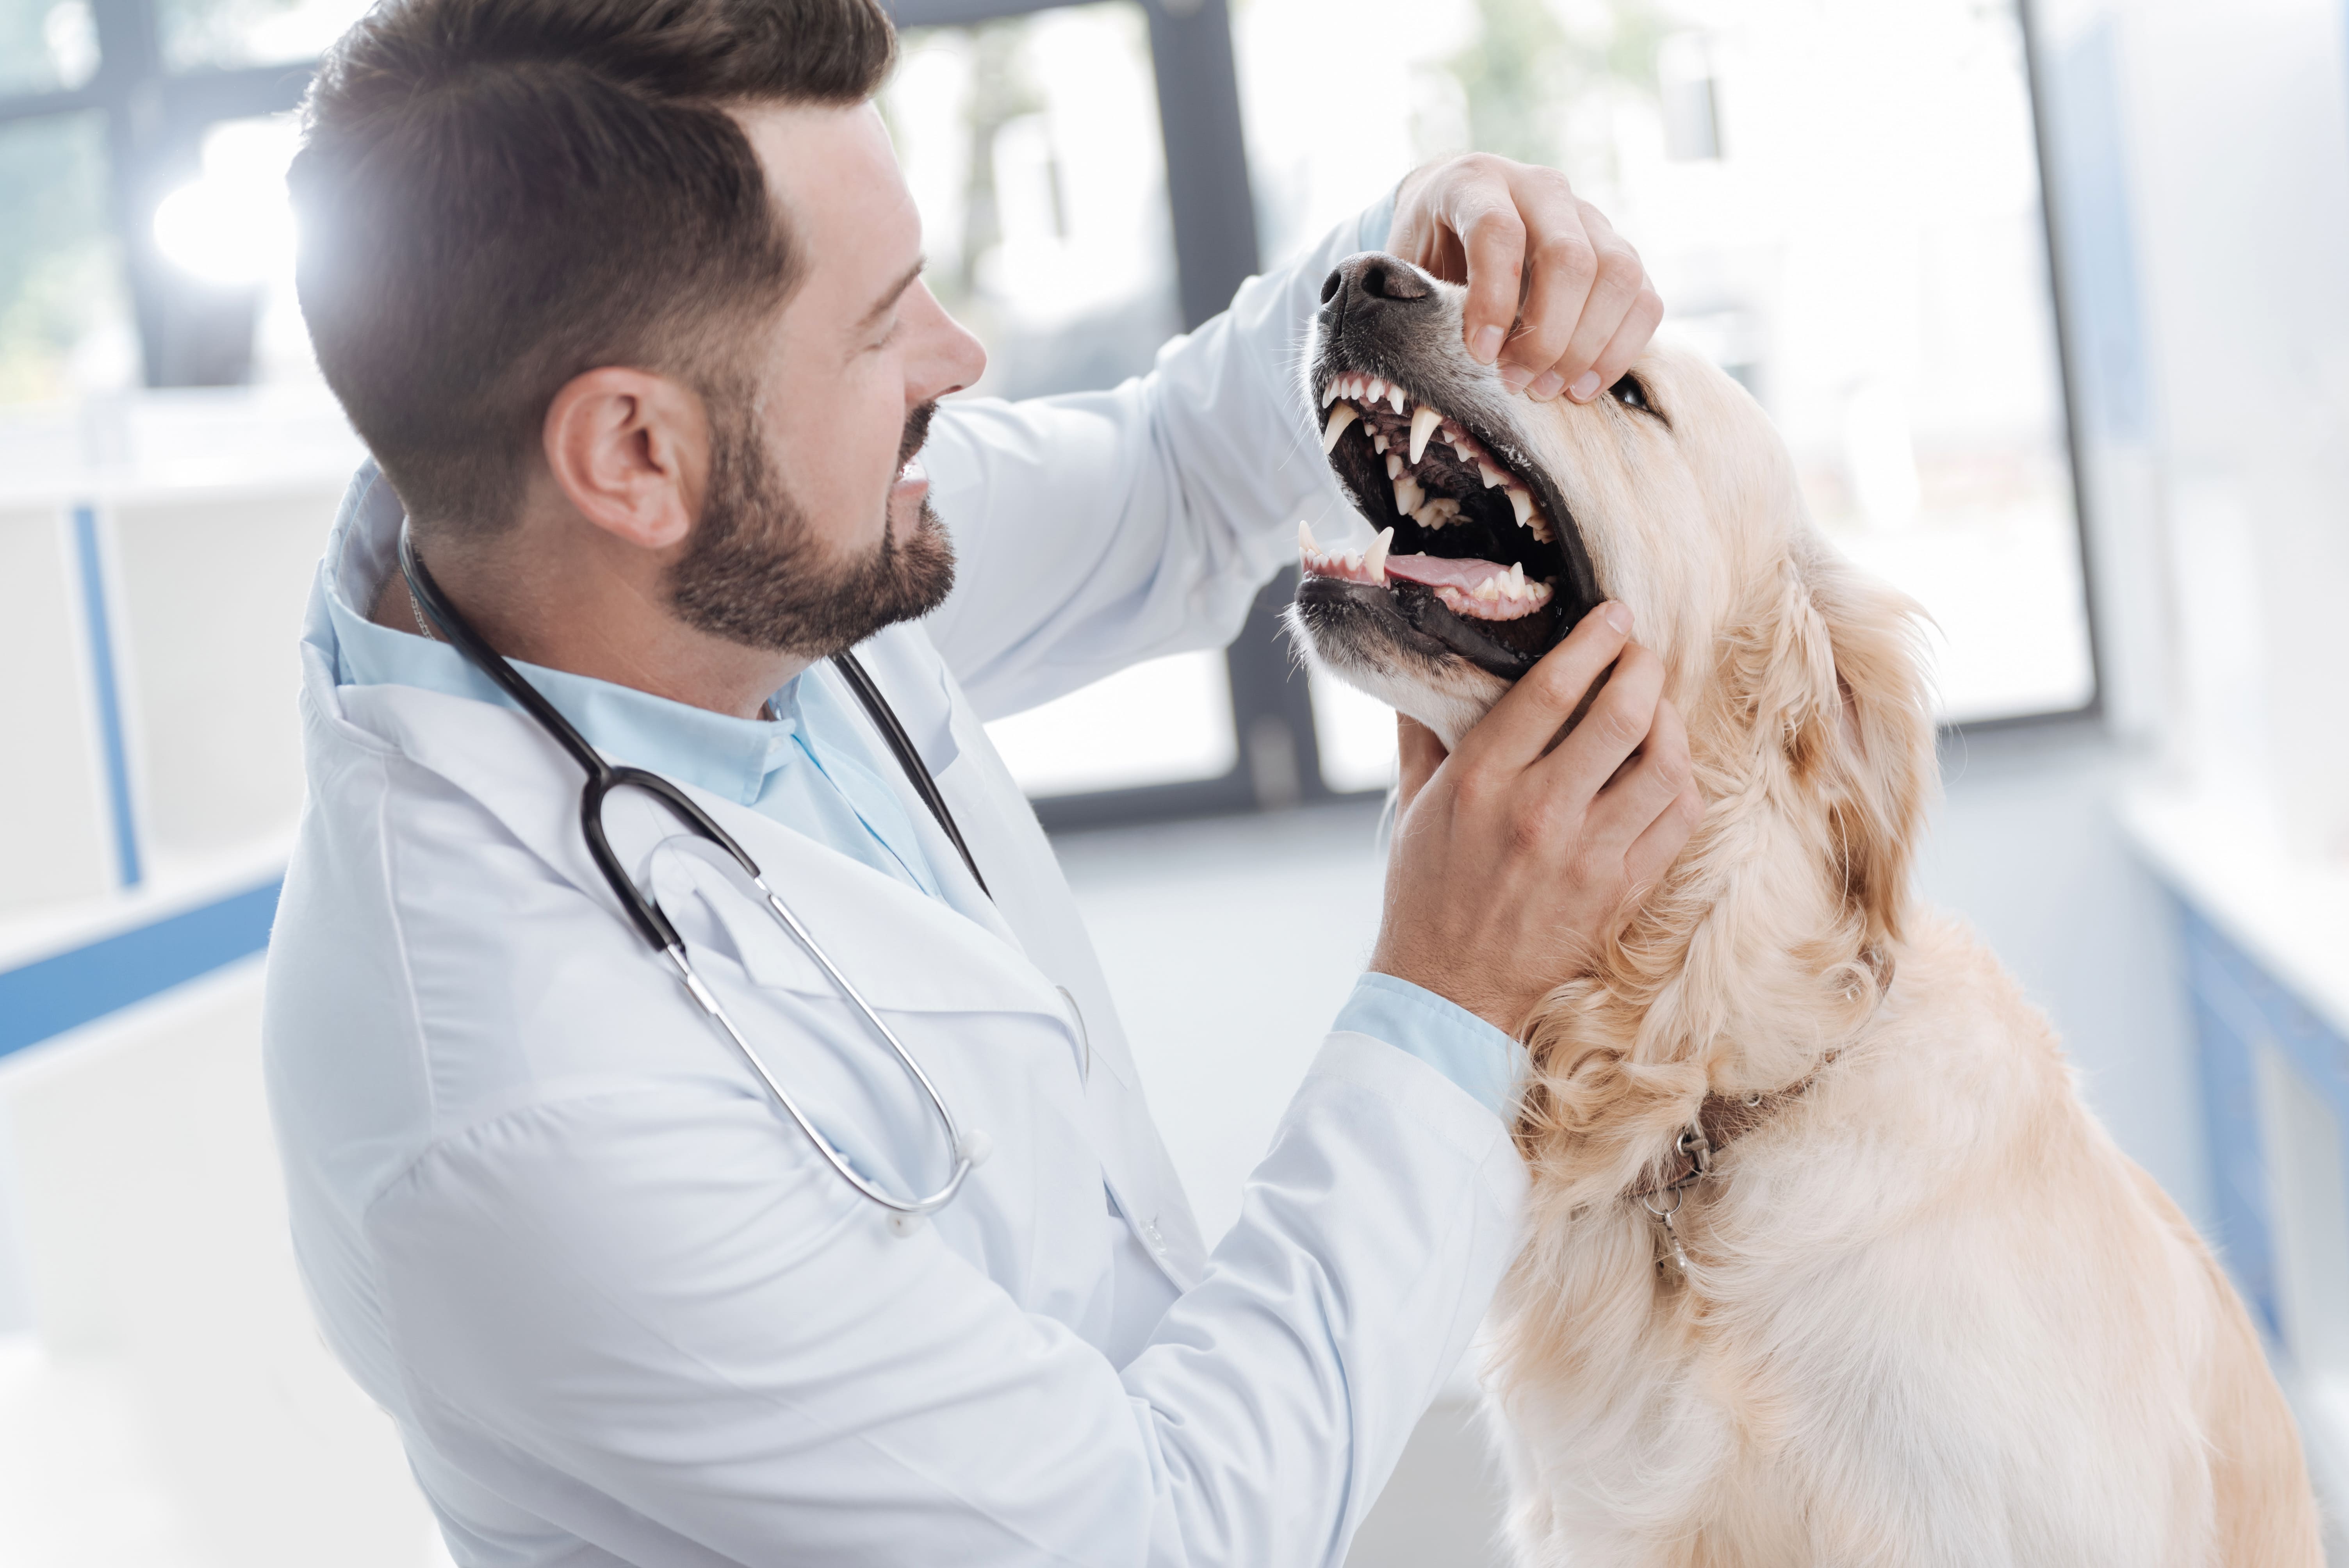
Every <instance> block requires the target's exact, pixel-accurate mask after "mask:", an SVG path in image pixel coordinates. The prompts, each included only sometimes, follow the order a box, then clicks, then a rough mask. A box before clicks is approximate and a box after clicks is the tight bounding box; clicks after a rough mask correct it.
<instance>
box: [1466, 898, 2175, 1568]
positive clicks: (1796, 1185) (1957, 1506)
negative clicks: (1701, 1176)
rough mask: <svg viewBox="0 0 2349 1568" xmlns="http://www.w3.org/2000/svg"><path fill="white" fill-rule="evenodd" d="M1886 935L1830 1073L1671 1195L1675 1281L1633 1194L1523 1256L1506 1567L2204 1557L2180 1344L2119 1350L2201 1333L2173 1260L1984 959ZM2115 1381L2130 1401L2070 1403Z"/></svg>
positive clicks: (1505, 1426)
mask: <svg viewBox="0 0 2349 1568" xmlns="http://www.w3.org/2000/svg"><path fill="white" fill-rule="evenodd" d="M1899 959H1900V969H1899V974H1900V978H1899V981H1897V982H1896V984H1895V985H1894V986H1893V988H1892V990H1891V991H1890V993H1889V995H1887V997H1886V1000H1885V1003H1884V1005H1883V1006H1882V1008H1881V1009H1880V1011H1879V1013H1878V1016H1877V1018H1876V1019H1875V1020H1874V1021H1872V1023H1871V1025H1870V1026H1869V1027H1868V1029H1867V1030H1865V1031H1863V1033H1862V1034H1861V1036H1860V1037H1858V1038H1857V1039H1856V1040H1855V1041H1854V1042H1853V1043H1852V1044H1851V1046H1850V1047H1848V1048H1847V1050H1846V1051H1845V1052H1844V1053H1843V1055H1841V1056H1840V1057H1838V1059H1837V1063H1836V1064H1835V1067H1834V1068H1833V1069H1831V1070H1829V1071H1828V1072H1826V1073H1824V1074H1823V1075H1822V1076H1821V1078H1820V1079H1819V1080H1818V1082H1817V1083H1816V1086H1814V1088H1811V1089H1810V1090H1809V1091H1807V1092H1806V1094H1805V1096H1804V1097H1803V1098H1802V1099H1801V1100H1800V1102H1798V1103H1794V1104H1790V1105H1789V1106H1788V1107H1787V1108H1786V1109H1785V1112H1784V1113H1783V1114H1782V1115H1781V1116H1779V1117H1777V1118H1775V1119H1773V1121H1772V1122H1771V1123H1770V1124H1768V1125H1766V1126H1764V1127H1762V1128H1759V1129H1756V1130H1754V1131H1753V1132H1752V1133H1750V1134H1749V1135H1747V1136H1746V1137H1744V1138H1743V1139H1741V1140H1738V1142H1737V1143H1736V1144H1734V1145H1733V1146H1732V1147H1731V1148H1730V1149H1729V1150H1727V1151H1725V1153H1724V1156H1723V1161H1722V1162H1721V1167H1720V1170H1721V1174H1720V1176H1719V1177H1718V1178H1717V1179H1716V1180H1714V1181H1708V1182H1705V1183H1702V1184H1700V1185H1699V1186H1698V1187H1696V1188H1692V1190H1691V1192H1690V1196H1689V1201H1688V1202H1687V1203H1686V1204H1685V1205H1684V1207H1683V1208H1682V1211H1681V1213H1680V1215H1679V1217H1678V1220H1677V1223H1678V1224H1679V1226H1680V1228H1681V1231H1682V1235H1683V1236H1684V1238H1685V1244H1686V1249H1687V1252H1688V1253H1689V1258H1690V1267H1689V1271H1688V1274H1687V1276H1686V1277H1685V1279H1682V1278H1680V1277H1678V1276H1677V1274H1676V1271H1674V1270H1671V1269H1669V1268H1662V1269H1660V1268H1659V1266H1658V1264H1657V1262H1656V1258H1657V1253H1658V1246H1657V1234H1656V1226H1655V1222H1654V1221H1653V1220H1651V1218H1650V1217H1649V1215H1648V1214H1647V1212H1645V1211H1644V1210H1643V1209H1642V1207H1641V1206H1640V1203H1638V1202H1636V1201H1630V1200H1622V1199H1618V1200H1615V1201H1612V1202H1599V1203H1594V1204H1589V1205H1587V1206H1584V1207H1583V1208H1581V1209H1580V1210H1579V1212H1576V1213H1573V1214H1571V1215H1568V1216H1565V1217H1563V1223H1562V1224H1560V1225H1559V1226H1558V1228H1557V1229H1556V1230H1555V1231H1554V1232H1552V1233H1549V1234H1547V1235H1545V1236H1541V1237H1538V1238H1537V1241H1536V1243H1535V1244H1534V1245H1532V1246H1529V1248H1528V1250H1527V1252H1526V1254H1525V1256H1524V1258H1523V1259H1521V1260H1520V1263H1519V1265H1518V1267H1517V1269H1516V1273H1515V1274H1514V1275H1513V1277H1512V1279H1511V1281H1510V1284H1509V1285H1508V1287H1507V1290H1506V1293H1505V1295H1504V1298H1503V1303H1502V1306H1501V1311H1500V1315H1499V1331H1498V1333H1497V1334H1496V1336H1495V1357H1494V1360H1493V1364H1492V1365H1491V1367H1490V1368H1489V1374H1488V1379H1487V1380H1488V1385H1489V1386H1490V1387H1495V1388H1496V1389H1499V1390H1503V1392H1502V1393H1501V1395H1500V1397H1499V1398H1497V1400H1496V1401H1495V1404H1496V1416H1497V1426H1498V1429H1499V1434H1500V1437H1501V1441H1502V1445H1503V1447H1504V1449H1506V1451H1508V1453H1509V1455H1510V1463H1511V1467H1512V1469H1513V1470H1514V1472H1515V1474H1516V1481H1517V1485H1516V1489H1515V1490H1516V1497H1517V1510H1516V1516H1515V1518H1514V1519H1513V1522H1512V1524H1513V1534H1514V1535H1515V1536H1516V1540H1517V1542H1518V1544H1519V1547H1520V1553H1521V1558H1522V1560H1523V1561H1526V1562H1528V1563H1578V1564H1579V1563H1604V1564H1609V1565H1613V1564H1643V1565H1644V1564H1657V1565H1662V1564H1684V1565H1688V1568H1696V1565H1699V1564H1702V1565H1706V1568H1732V1565H1739V1568H1764V1565H1782V1564H1786V1563H1945V1562H1946V1563H1953V1564H1954V1563H2008V1562H2016V1561H2030V1562H2033V1563H2051V1564H2052V1563H2059V1562H2060V1563H2072V1564H2081V1563H2109V1564H2112V1565H2113V1568H2121V1565H2123V1564H2130V1565H2135V1568H2143V1565H2145V1564H2153V1563H2199V1562H2202V1561H2204V1560H2205V1558H2204V1557H2203V1556H2202V1555H2201V1554H2200V1548H2199V1546H2198V1543H2200V1542H2208V1541H2209V1536H2210V1530H2211V1522H2210V1518H2209V1507H2208V1503H2207V1501H2205V1502H2203V1503H2202V1504H2201V1505H2200V1506H2199V1507H2198V1506H2196V1505H2195V1504H2194V1502H2193V1501H2192V1500H2193V1499H2195V1498H2197V1497H2201V1498H2204V1499H2206V1500H2207V1496H2208V1491H2209V1489H2208V1486H2207V1483H2205V1484H2202V1485H2180V1484H2179V1482H2181V1481H2183V1480H2189V1479H2190V1478H2193V1477H2195V1476H2196V1475H2198V1474H2199V1472H2200V1470H2202V1469H2204V1468H2205V1462H2204V1460H2203V1458H2202V1456H2201V1455H2200V1454H2199V1452H2198V1451H2197V1445H2198V1439H2197V1437H2196V1434H2195V1433H2194V1431H2193V1429H2192V1428H2191V1426H2190V1425H2189V1424H2187V1423H2181V1422H2180V1421H2179V1420H2178V1418H2177V1414H2178V1411H2180V1410H2182V1409H2184V1408H2189V1407H2190V1405H2191V1403H2192V1390H2191V1388H2190V1387H2188V1386H2187V1385H2188V1369H2187V1367H2185V1366H2184V1365H2182V1364H2180V1363H2178V1362H2177V1361H2176V1360H2175V1358H2174V1357H2173V1358H2171V1359H2170V1362H2169V1366H2168V1368H2167V1369H2165V1368H2163V1367H2153V1366H2147V1365H2145V1364H2143V1363H2144V1361H2145V1360H2146V1359H2149V1358H2145V1357H2138V1360H2139V1364H2137V1365H2133V1366H2131V1365H2122V1364H2120V1363H2121V1362H2123V1361H2126V1360H2127V1359H2129V1358H2130V1357H2135V1356H2137V1352H2130V1351H2122V1350H2118V1349H2116V1347H2119V1346H2140V1347H2142V1346H2148V1345H2152V1346H2158V1345H2162V1344H2164V1343H2177V1342H2178V1340H2179V1339H2180V1338H2181V1337H2182V1338H2184V1339H2186V1340H2189V1341H2191V1340H2193V1339H2197V1338H2202V1339H2207V1338H2208V1337H2209V1335H2208V1329H2207V1326H2205V1325H2202V1324H2200V1323H2199V1321H2198V1319H2199V1315H2200V1309H2199V1307H2198V1306H2197V1305H2196V1303H2197V1299H2198V1298H2197V1295H2196V1294H2195V1293H2194V1292H2193V1291H2192V1290H2191V1289H2190V1288H2189V1289H2184V1290H2169V1289H2162V1288H2159V1286H2160V1284H2163V1283H2164V1282H2173V1281H2174V1282H2177V1283H2178V1284H2181V1285H2189V1286H2190V1284H2191V1281H2192V1277H2193V1274H2194V1272H2195V1270H2194V1260H2193V1258H2192V1257H2191V1256H2189V1255H2188V1254H2187V1253H2186V1251H2185V1249H2184V1248H2183V1247H2182V1246H2181V1244H2180V1243H2179V1239H2178V1238H2176V1237H2173V1236H2170V1235H2168V1234H2165V1233H2164V1227H2163V1226H2162V1224H2161V1223H2160V1222H2159V1220H2158V1216H2157V1215H2155V1214H2154V1213H2153V1212H2152V1211H2150V1210H2149V1209H2148V1208H2147V1205H2146V1204H2145V1203H2144V1202H2142V1200H2141V1198H2140V1196H2139V1194H2138V1193H2137V1192H2136V1191H2133V1190H2132V1189H2131V1187H2130V1184H2129V1181H2128V1180H2127V1167H2126V1164H2125V1162H2123V1161H2121V1160H2120V1157H2119V1156H2118V1154H2117V1152H2116V1150H2113V1149H2112V1148H2111V1146H2110V1144H2109V1142H2108V1140H2106V1138H2105V1136H2104V1134H2103V1132H2102V1130H2100V1129H2099V1128H2097V1127H2096V1126H2095V1123H2094V1121H2093V1119H2090V1118H2089V1117H2088V1116H2087V1114H2086V1113H2085V1110H2084V1109H2082V1108H2081V1107H2080V1105H2079V1103H2078V1101H2077V1099H2076V1097H2075V1095H2074V1093H2073V1091H2072V1087H2071V1084H2070V1080H2069V1076H2068V1073H2067V1071H2066V1069H2065V1068H2064V1064H2063V1062H2062V1059H2061V1057H2060V1053H2059V1052H2058V1050H2057V1048H2056V1046H2055V1043H2054V1039H2053V1037H2052V1035H2051V1034H2050V1033H2049V1031H2048V1030H2047V1027H2046V1026H2045V1023H2044V1020H2043V1019H2041V1018H2040V1017H2039V1016H2038V1015H2037V1014H2036V1013H2035V1012H2033V1010H2032V1009H2031V1008H2029V1007H2028V1006H2027V1005H2025V1004H2024V1003H2023V1001H2022V999H2021V998H2020V996H2019V995H2017V994H2016V992H2015V990H2014V988H2013V985H2012V982H2011V981H2009V980H2008V979H2007V977H2006V976H2005V975H2004V974H2003V973H2002V971H2000V969H1999V968H1998V966H1997V965H1996V963H1995V961H1994V960H1992V959H1991V958H1990V957H1989V955H1988V954H1985V953H1982V951H1981V950H1980V949H1979V948H1978V947H1976V946H1975V945H1974V944H1972V943H1971V939H1970V938H1968V937H1967V936H1966V935H1965V934H1963V933H1962V932H1961V931H1959V930H1957V929H1956V928H1954V927H1951V926H1946V925H1929V926H1927V927H1925V928H1924V929H1922V930H1921V931H1920V933H1919V934H1918V936H1917V937H1916V939H1915V940H1913V941H1912V942H1910V943H1909V944H1904V947H1903V950H1902V952H1901V954H1900V955H1899ZM1536 1212H1537V1214H1539V1213H1541V1212H1542V1210H1541V1206H1540V1200H1539V1195H1538V1194H1537V1199H1536ZM1552 1218H1553V1219H1555V1218H1556V1217H1555V1216H1553V1217H1552ZM2148 1280H2149V1281H2152V1282H2155V1284H2156V1286H2157V1288H2155V1289H2152V1290H2149V1291H2147V1290H2141V1289H2139V1288H2137V1286H2136V1285H2135V1284H2133V1283H2132V1282H2140V1281H2148ZM2116 1390H2120V1391H2122V1393H2121V1396H2120V1397H2122V1398H2125V1399H2126V1400H2127V1402H2128V1403H2130V1404H2131V1405H2134V1406H2137V1407H2139V1408H2135V1409H2131V1410H2127V1411H2114V1410H2107V1411H2105V1412H2103V1416H2104V1418H2100V1419H2095V1420H2093V1421H2086V1422H2084V1421H2083V1420H2082V1419H2081V1412H2082V1410H2083V1408H2090V1409H2093V1408H2095V1407H2096V1406H2097V1405H2098V1404H2099V1403H2109V1401H2110V1400H2111V1399H2112V1398H2114V1397H2115V1391H2116ZM2099 1495H2102V1496H2106V1497H2109V1498H2110V1499H2111V1500H2112V1501H2113V1504H2114V1506H2113V1507H2112V1509H2111V1510H2110V1511H2095V1510H2093V1509H2091V1510H2086V1511H2084V1510H2083V1509H2082V1507H2081V1500H2082V1499H2083V1498H2095V1497H2097V1496H2099ZM2147 1498H2168V1499H2172V1500H2177V1506H2176V1508H2175V1509H2173V1510H2172V1511H2169V1512H2168V1513H2167V1514H2165V1513H2164V1512H2163V1511H2162V1510H2161V1509H2158V1508H2155V1509H2150V1510H2149V1509H2147V1507H2146V1506H2145V1502H2144V1500H2146V1499H2147ZM2018 1539H2021V1540H2033V1541H2037V1542H2041V1543H2042V1544H2043V1546H2044V1550H2043V1551H2041V1552H2039V1553H2035V1554H2033V1555H2032V1556H2030V1557H2029V1558H2027V1559H2018V1558H2016V1557H2015V1556H2014V1555H2013V1552H2012V1547H2013V1542H2015V1541H2017V1540H2018Z"/></svg>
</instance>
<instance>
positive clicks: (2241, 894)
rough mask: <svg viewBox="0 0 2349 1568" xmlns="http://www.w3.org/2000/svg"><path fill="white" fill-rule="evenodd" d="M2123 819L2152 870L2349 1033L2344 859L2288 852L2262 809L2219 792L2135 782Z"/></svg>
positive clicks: (2348, 898)
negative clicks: (2142, 785) (2140, 786)
mask: <svg viewBox="0 0 2349 1568" xmlns="http://www.w3.org/2000/svg"><path fill="white" fill-rule="evenodd" d="M2121 820H2122V822H2123V824H2124V825H2125V826H2126V827H2127V830H2128V832H2129V834H2130V836H2131V837H2132V838H2133V839H2134V840H2135V841H2137V847H2138V848H2139V850H2140V851H2143V853H2144V854H2145V856H2146V858H2147V860H2148V861H2151V862H2152V864H2153V867H2154V870H2155V871H2156V872H2158V873H2159V874H2160V875H2161V876H2162V877H2163V878H2164V879H2165V880H2166V881H2168V882H2169V883H2170V884H2171V885H2172V886H2173V887H2175V888H2176V889H2177V890H2178V892H2181V893H2183V894H2184V895H2186V897H2187V899H2188V900H2189V902H2190V903H2192V904H2193V905H2194V907H2195V908H2196V909H2197V910H2198V911H2199V912H2200V913H2202V914H2203V916H2204V917H2205V918H2207V919H2208V920H2209V921H2210V923H2212V924H2214V925H2216V926H2217V927H2219V929H2220V931H2222V932H2224V933H2225V934H2227V936H2228V937H2229V938H2230V940H2231V941H2233V942H2234V943H2235V944H2237V945H2238V946H2240V947H2241V948H2242V949H2243V950H2244V951H2245V952H2246V953H2248V954H2251V956H2252V957H2253V958H2255V959H2257V960H2258V961H2259V963H2260V965H2261V967H2262V968H2264V969H2266V970H2267V972H2268V973H2269V974H2270V975H2271V976H2273V977H2274V979H2275V980H2276V982H2277V983H2278V984H2279V985H2282V986H2283V987H2284V988H2285V989H2287V990H2289V991H2291V992H2292V993H2293V994H2294V995H2296V996H2297V997H2298V998H2299V999H2300V1001H2301V1002H2302V1004H2303V1005H2304V1006H2307V1007H2309V1008H2310V1009H2311V1010H2313V1012H2315V1013H2316V1014H2317V1015H2318V1016H2320V1017H2322V1018H2323V1020H2324V1022H2325V1023H2326V1024H2327V1025H2328V1026H2330V1027H2331V1028H2332V1029H2333V1031H2334V1032H2335V1033H2336V1034H2339V1035H2342V1036H2344V1037H2349V864H2344V863H2343V862H2341V861H2323V860H2319V859H2316V858H2315V857H2313V856H2310V855H2307V854H2302V853H2295V852H2293V851H2291V850H2290V849H2289V848H2288V847H2287V846H2286V844H2285V843H2284V841H2283V837H2282V833H2281V832H2280V831H2279V830H2277V829H2276V827H2275V826H2274V824H2273V820H2272V817H2271V814H2270V813H2269V812H2268V811H2267V810H2264V809H2263V807H2261V805H2260V804H2259V803H2257V802H2251V801H2246V800H2245V799H2242V798H2240V796H2237V795H2234V794H2231V793H2230V792H2227V791H2223V790H2202V791H2195V790H2182V789H2139V790H2137V791H2135V792H2133V793H2132V794H2130V795H2129V796H2128V797H2127V799H2125V800H2124V801H2123V802H2122V806H2121Z"/></svg>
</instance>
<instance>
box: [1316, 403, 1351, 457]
mask: <svg viewBox="0 0 2349 1568" xmlns="http://www.w3.org/2000/svg"><path fill="white" fill-rule="evenodd" d="M1357 412H1358V410H1357V409H1356V408H1355V407H1354V406H1353V405H1352V404H1351V403H1340V404H1339V405H1338V406H1337V407H1334V408H1332V409H1330V423H1329V424H1328V425H1326V426H1324V427H1323V428H1322V430H1321V451H1322V454H1323V455H1324V456H1327V455H1328V454H1329V453H1330V451H1332V450H1334V449H1336V447H1337V445H1338V438H1339V437H1340V436H1342V435H1344V434H1345V433H1346V427H1347V426H1349V425H1350V424H1352V423H1353V422H1354V419H1355V417H1356V414H1357Z"/></svg>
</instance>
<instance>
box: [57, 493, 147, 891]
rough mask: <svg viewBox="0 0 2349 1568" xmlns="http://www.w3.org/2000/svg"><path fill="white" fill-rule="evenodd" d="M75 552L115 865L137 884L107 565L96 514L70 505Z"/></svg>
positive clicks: (134, 822)
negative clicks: (100, 545) (107, 583)
mask: <svg viewBox="0 0 2349 1568" xmlns="http://www.w3.org/2000/svg"><path fill="white" fill-rule="evenodd" d="M73 527H74V555H75V558H76V560H77V561H78V562H79V564H80V567H81V602H82V621H83V624H85V625H86V626H87V627H88V629H89V684H90V685H91V686H92V687H93V688H95V690H96V691H97V694H98V738H99V740H100V742H101V744H102V745H103V746H104V748H105V752H106V794H107V801H108V804H109V806H110V807H111V808H112V815H113V819H114V863H115V867H116V869H117V871H118V872H119V875H120V878H121V882H122V885H123V886H124V887H136V886H138V885H139V882H140V879H141V877H142V875H143V872H141V871H140V864H139V825H138V821H137V820H136V819H135V817H134V816H133V815H132V813H131V810H130V749H129V745H128V743H127V742H126V740H125V739H124V737H123V732H122V697H121V689H120V686H119V683H117V681H116V680H115V676H114V626H113V622H112V619H111V618H110V616H109V614H108V612H107V602H106V598H107V596H106V564H105V559H104V557H103V555H102V554H101V552H99V550H98V513H97V512H96V511H92V510H91V509H90V508H88V507H86V506H78V507H76V508H74V512H73Z"/></svg>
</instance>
